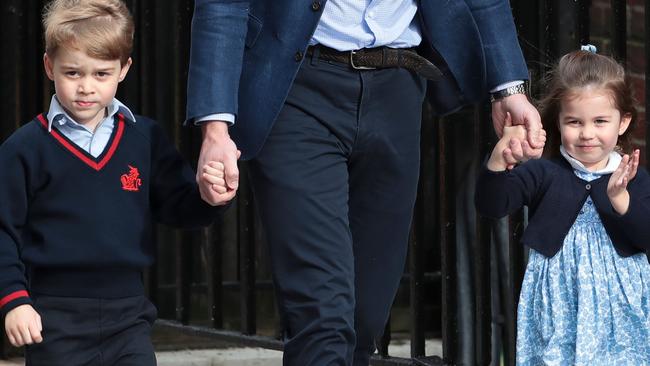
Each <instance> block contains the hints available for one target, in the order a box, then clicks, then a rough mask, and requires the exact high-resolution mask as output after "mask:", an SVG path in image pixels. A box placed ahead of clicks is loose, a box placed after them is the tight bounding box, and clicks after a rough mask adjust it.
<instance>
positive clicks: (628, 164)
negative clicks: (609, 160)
mask: <svg viewBox="0 0 650 366" xmlns="http://www.w3.org/2000/svg"><path fill="white" fill-rule="evenodd" d="M638 167H639V150H634V152H633V153H632V155H631V156H630V155H627V154H626V155H624V156H623V159H622V160H621V163H620V164H619V165H618V168H617V169H616V171H614V173H612V176H611V177H610V178H609V182H608V183H607V197H609V201H610V202H611V203H612V207H613V208H614V211H616V212H617V213H618V214H619V215H625V213H626V212H627V210H628V208H629V206H630V193H629V192H628V191H627V184H628V183H629V182H630V181H631V180H632V179H634V177H635V176H636V172H637V169H638Z"/></svg>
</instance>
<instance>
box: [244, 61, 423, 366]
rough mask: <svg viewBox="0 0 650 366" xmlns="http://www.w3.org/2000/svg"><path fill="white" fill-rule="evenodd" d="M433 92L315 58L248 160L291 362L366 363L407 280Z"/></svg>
mask: <svg viewBox="0 0 650 366" xmlns="http://www.w3.org/2000/svg"><path fill="white" fill-rule="evenodd" d="M425 88H426V82H425V80H424V79H422V78H421V77H419V76H417V75H414V74H412V73H411V72H409V71H406V70H404V69H398V68H392V69H382V70H368V71H358V70H354V69H351V68H350V67H349V66H347V65H344V64H338V63H334V62H331V61H324V60H320V59H318V50H316V52H315V53H314V55H313V56H310V57H309V58H307V59H306V60H305V61H304V62H303V65H302V66H301V68H300V70H299V72H298V75H297V78H296V80H295V82H294V84H293V86H292V89H291V91H290V93H289V96H288V98H287V101H286V103H285V105H284V107H283V109H282V111H281V112H280V115H279V117H278V119H277V121H276V123H275V125H274V127H273V129H272V131H271V133H270V135H269V137H268V139H267V140H266V143H265V145H264V147H263V148H262V150H261V152H260V154H259V155H258V157H256V159H255V160H253V161H251V165H250V173H251V180H252V185H253V190H254V194H255V198H256V200H257V203H258V207H259V210H260V216H261V220H262V224H263V226H264V229H265V232H266V236H267V241H268V244H269V252H270V258H271V265H272V270H273V276H274V278H273V279H274V283H275V288H276V293H277V297H278V301H279V308H280V314H281V318H282V325H283V326H284V335H285V348H284V365H290V366H308V365H341V366H349V365H355V366H360V365H363V366H367V365H368V363H369V357H370V354H371V353H373V352H374V350H375V339H376V338H377V337H379V336H380V335H381V332H382V331H383V329H384V326H385V324H386V321H387V319H388V315H389V310H390V308H391V304H392V302H393V299H394V297H395V293H396V291H397V288H398V285H399V281H400V277H401V275H402V273H403V271H404V263H405V258H406V252H407V241H408V233H409V227H410V224H411V219H412V211H413V206H414V203H415V196H416V191H417V181H418V173H419V161H420V122H421V111H422V102H423V99H424V94H425Z"/></svg>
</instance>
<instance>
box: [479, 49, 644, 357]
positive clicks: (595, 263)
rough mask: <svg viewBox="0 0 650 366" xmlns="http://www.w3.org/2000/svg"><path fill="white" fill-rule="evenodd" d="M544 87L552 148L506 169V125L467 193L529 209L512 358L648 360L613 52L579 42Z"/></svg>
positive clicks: (627, 98) (622, 97) (624, 103)
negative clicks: (601, 52)
mask: <svg viewBox="0 0 650 366" xmlns="http://www.w3.org/2000/svg"><path fill="white" fill-rule="evenodd" d="M549 87H550V88H549V94H548V95H547V97H546V98H545V99H544V100H543V101H542V103H541V112H542V120H543V121H544V123H545V124H546V129H547V130H548V131H549V136H548V137H549V140H548V142H547V144H546V149H547V152H550V153H551V155H553V156H552V157H551V158H550V159H539V160H531V161H528V162H526V163H524V164H521V165H519V166H517V167H515V168H514V169H513V170H511V171H508V170H506V163H505V162H504V158H503V156H504V154H505V155H507V154H509V153H510V151H509V147H508V146H509V144H510V140H511V138H512V137H516V138H519V139H522V138H523V136H524V134H525V131H524V130H523V128H522V127H520V126H509V127H506V129H505V133H504V136H503V138H502V139H501V140H500V141H499V142H498V143H497V145H496V146H495V148H494V151H493V152H492V155H491V157H490V159H489V161H488V163H487V166H486V168H485V169H484V170H483V171H482V172H481V174H480V177H479V180H478V183H477V191H476V204H477V209H478V210H479V212H480V213H481V214H483V215H486V216H490V217H495V218H498V217H503V216H505V215H507V214H510V213H512V212H513V211H515V210H517V209H519V208H520V207H522V206H524V205H526V206H528V207H529V223H528V226H527V228H526V231H525V232H524V235H523V238H522V241H523V244H524V245H527V246H528V247H530V256H529V260H528V267H527V269H526V274H525V277H524V281H523V285H522V291H521V297H520V300H519V309H518V324H517V365H590V366H594V365H635V366H637V365H650V265H648V259H647V258H646V255H645V252H646V250H647V249H648V247H650V222H649V220H650V177H649V176H648V173H647V172H646V171H645V170H643V169H642V168H638V164H639V150H634V151H633V152H632V153H631V154H630V155H627V154H624V155H622V156H621V153H622V152H623V151H625V150H624V149H625V148H629V144H628V136H627V135H628V133H626V132H629V131H631V130H632V128H631V126H632V125H633V123H634V121H635V117H636V111H635V107H634V99H633V98H632V94H631V88H630V85H629V84H628V83H627V82H626V80H625V75H624V70H623V68H622V67H621V66H620V65H619V64H617V63H616V62H615V61H614V60H612V59H611V58H609V57H605V56H602V55H598V54H595V53H591V52H587V51H576V52H572V53H569V54H567V55H565V56H564V57H562V59H561V60H560V62H559V64H558V66H557V67H556V69H555V70H554V71H553V72H552V73H551V74H550V85H549ZM506 125H507V126H508V125H509V124H508V123H506ZM554 145H555V146H554ZM558 145H559V146H558ZM627 151H629V150H627Z"/></svg>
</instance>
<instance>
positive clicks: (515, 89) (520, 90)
mask: <svg viewBox="0 0 650 366" xmlns="http://www.w3.org/2000/svg"><path fill="white" fill-rule="evenodd" d="M515 94H526V83H522V84H517V85H514V86H510V87H507V88H505V89H501V90H498V91H495V92H494V93H490V102H495V101H497V100H499V99H503V98H505V97H509V96H511V95H515Z"/></svg>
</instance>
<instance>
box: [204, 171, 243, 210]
mask: <svg viewBox="0 0 650 366" xmlns="http://www.w3.org/2000/svg"><path fill="white" fill-rule="evenodd" d="M199 185H200V186H203V187H202V189H203V190H204V191H208V192H211V191H214V192H216V194H215V195H213V197H214V201H211V202H208V203H209V204H210V205H212V206H223V205H225V204H226V203H228V201H230V200H231V199H232V198H233V197H234V196H235V192H237V191H236V190H233V189H228V186H227V185H226V175H225V170H224V165H223V163H220V162H218V161H209V162H208V163H207V164H205V165H204V166H203V168H202V169H201V179H200V180H199Z"/></svg>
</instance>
